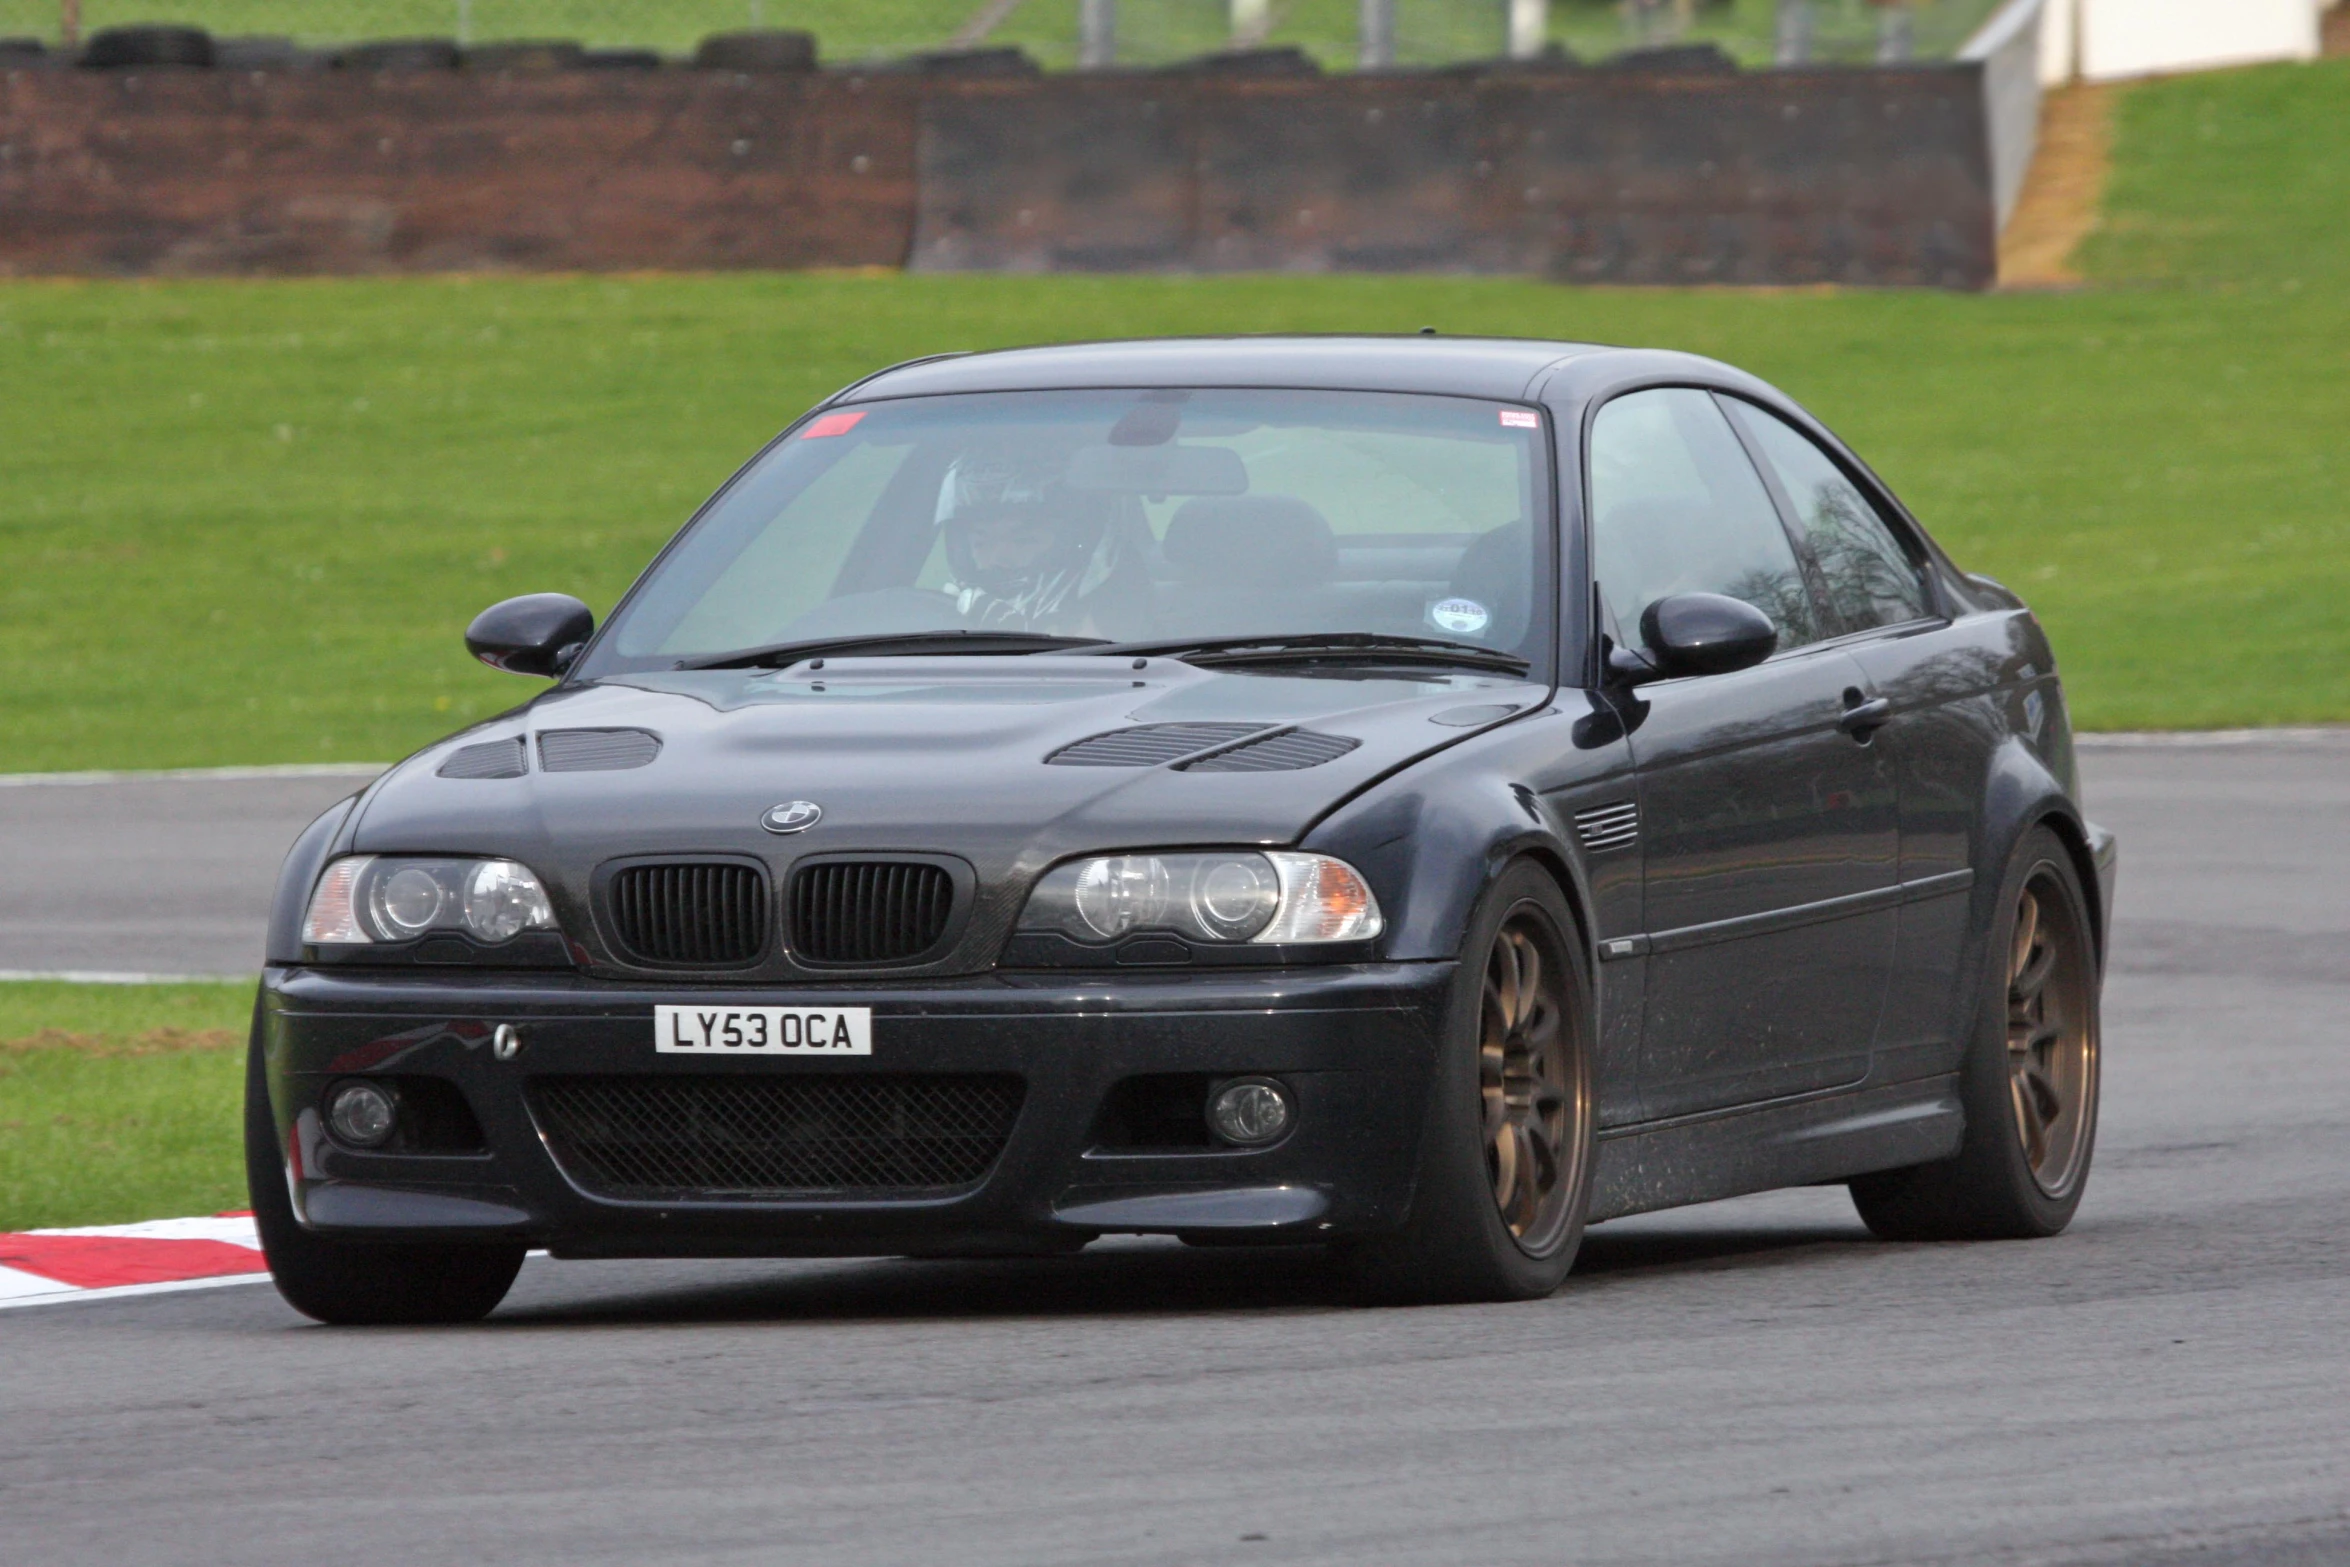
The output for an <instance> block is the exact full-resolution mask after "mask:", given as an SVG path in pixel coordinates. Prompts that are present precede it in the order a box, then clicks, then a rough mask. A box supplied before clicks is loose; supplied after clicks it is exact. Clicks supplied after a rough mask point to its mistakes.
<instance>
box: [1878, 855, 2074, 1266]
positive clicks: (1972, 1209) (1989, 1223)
mask: <svg viewBox="0 0 2350 1567" xmlns="http://www.w3.org/2000/svg"><path fill="white" fill-rule="evenodd" d="M1999 907H2000V910H2001V913H2000V922H1999V925H1998V927H1997V928H1996V929H1995V930H1994V931H1993V932H1992V947H1991V952H1992V957H1991V959H1990V961H1989V962H1987V963H1986V964H1985V976H1984V994H1983V1001H1982V1011H1981V1014H1980V1016H1979V1018H1978V1020H1977V1023H1976V1028H1975V1038H1974V1041H1973V1043H1972V1044H1971V1046H1970V1047H1969V1049H1968V1052H1967V1058H1966V1061H1965V1063H1964V1065H1963V1066H1962V1068H1961V1072H1960V1080H1959V1093H1960V1097H1961V1099H1962V1101H1963V1102H1964V1104H1965V1107H1966V1139H1965V1141H1964V1142H1963V1143H1962V1144H1961V1145H1960V1148H1959V1151H1958V1155H1957V1157H1956V1158H1953V1159H1945V1160H1942V1161H1940V1162H1938V1163H1935V1164H1924V1165H1917V1166H1913V1167H1912V1168H1910V1169H1906V1170H1892V1171H1888V1172H1886V1173H1885V1174H1882V1175H1871V1176H1865V1177H1863V1178H1862V1179H1860V1180H1857V1181H1854V1182H1853V1183H1852V1200H1853V1205H1854V1206H1855V1207H1857V1208H1858V1209H1859V1210H1860V1216H1861V1218H1862V1219H1863V1220H1864V1221H1866V1222H1867V1224H1868V1227H1869V1228H1870V1229H1871V1230H1873V1231H1875V1232H1876V1233H1877V1234H1878V1235H1881V1236H1883V1237H1885V1238H1886V1239H1888V1240H1965V1239H1984V1240H1987V1239H1999V1238H2011V1239H2021V1238H2026V1237H2031V1236H2040V1235H2054V1234H2055V1233H2057V1232H2058V1231H2059V1230H2061V1229H2063V1228H2064V1227H2065V1225H2066V1224H2068V1223H2070V1222H2071V1220H2072V1216H2073V1212H2074V1210H2075V1209H2077V1208H2079V1207H2080V1205H2081V1194H2082V1192H2083V1191H2084V1190H2085V1189H2086V1188H2087V1185H2088V1181H2089V1156H2090V1153H2091V1151H2092V1149H2093V1148H2094V1146H2095V1143H2096V1140H2097V1080H2098V1065H2099V1059H2098V1058H2099V1040H2098V1015H2097V1003H2098V974H2097V956H2096V950H2095V948H2094V946H2093V945H2092V939H2091V936H2090V926H2089V905H2088V900H2087V898H2086V897H2084V896H2083V894H2082V890H2081V879H2080V874H2079V872H2077V871H2076V870H2074V869H2073V863H2072V857H2071V856H2070V855H2069V854H2067V853H2066V852H2065V847H2064V844H2063V842H2062V841H2061V840H2059V839H2058V838H2057V836H2056V835H2055V834H2054V833H2053V832H2050V831H2049V830H2048V829H2047V828H2045V827H2042V828H2035V829H2034V830H2033V831H2032V832H2031V833H2030V834H2029V835H2027V836H2026V837H2025V839H2024V841H2023V844H2022V845H2021V846H2020V847H2019V848H2018V850H2017V852H2016V856H2015V860H2014V862H2013V864H2012V865H2011V866H2010V868H2009V870H2008V874H2007V880H2006V883H2005V885H2004V887H2003V888H2002V889H2001V894H2000V904H1999Z"/></svg>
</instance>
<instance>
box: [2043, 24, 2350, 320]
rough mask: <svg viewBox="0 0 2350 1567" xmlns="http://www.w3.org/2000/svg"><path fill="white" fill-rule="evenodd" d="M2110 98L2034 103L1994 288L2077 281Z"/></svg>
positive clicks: (2093, 212) (2075, 95)
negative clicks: (2032, 133) (2075, 263)
mask: <svg viewBox="0 0 2350 1567" xmlns="http://www.w3.org/2000/svg"><path fill="white" fill-rule="evenodd" d="M2335 14H2336V15H2340V14H2343V13H2341V12H2336V13H2335ZM2115 96H2116V93H2115V89H2114V88H2112V87H2111V86H2107V85H2101V84H2096V85H2093V84H2090V83H2080V84H2076V85H2074V86H2071V87H2064V88H2060V89H2058V90H2056V91H2054V92H2051V93H2049V94H2048V95H2047V97H2045V98H2043V99H2042V100H2041V104H2040V147H2039V151H2038V152H2036V153H2034V154H2033V156H2032V168H2031V172H2030V173H2029V174H2027V175H2026V176H2025V177H2024V189H2023V194H2022V196H2021V197H2020V198H2018V200H2017V201H2016V205H2015V215H2014V216H2013V217H2011V218H2010V219H2008V223H2007V230H2006V232H2005V233H2003V234H2001V235H2000V236H1999V286H2000V287H2001V288H2065V287H2069V286H2072V285H2075V284H2078V283H2079V282H2080V281H2081V275H2080V274H2079V273H2078V272H2076V271H2074V270H2073V267H2072V257H2073V252H2074V251H2075V250H2077V249H2078V248H2079V247H2080V243H2081V241H2082V240H2084V239H2086V238H2088V237H2089V234H2090V231H2091V230H2093V229H2095V228H2096V227H2097V217H2098V211H2099V209H2100V207H2102V206H2103V204H2104V199H2105V178H2106V175H2107V173H2108V172H2109V171H2110V170H2111V168H2112V166H2113V105H2114V99H2115Z"/></svg>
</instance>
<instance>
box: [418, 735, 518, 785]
mask: <svg viewBox="0 0 2350 1567" xmlns="http://www.w3.org/2000/svg"><path fill="white" fill-rule="evenodd" d="M529 771H530V755H529V753H528V752H526V751H525V750H524V749H523V748H522V737H521V736H520V735H516V736H515V737H514V738H513V739H511V740H484V741H483V742H482V743H481V744H479V745H468V746H460V747H459V748H458V749H456V750H454V751H451V752H450V753H449V759H448V760H447V761H445V762H443V763H441V766H440V776H441V777H443V778H520V777H521V776H522V775H523V774H524V773H527V772H529Z"/></svg>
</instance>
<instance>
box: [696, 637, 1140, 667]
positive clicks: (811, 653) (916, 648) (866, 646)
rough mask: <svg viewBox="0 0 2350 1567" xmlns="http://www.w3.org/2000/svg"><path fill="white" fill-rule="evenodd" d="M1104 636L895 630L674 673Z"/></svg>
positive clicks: (731, 657) (1098, 641) (721, 656)
mask: <svg viewBox="0 0 2350 1567" xmlns="http://www.w3.org/2000/svg"><path fill="white" fill-rule="evenodd" d="M1107 645H1108V643H1107V639H1106V638H1103V637H1052V636H1046V635H1044V634H1043V633H1042V632H1036V631H899V632H891V633H886V634H882V635H876V636H863V637H818V638H816V639H814V640H812V641H807V642H776V643H772V644H770V645H769V646H766V647H749V648H743V649H740V650H739V651H737V652H733V653H711V654H708V655H706V656H704V657H701V658H681V659H679V660H678V661H677V663H676V665H675V667H676V668H678V669H781V668H783V667H785V666H786V665H789V664H796V663H798V662H799V661H800V660H801V659H803V658H826V657H830V656H832V655H834V654H839V655H841V656H843V657H855V656H858V655H860V654H880V655H884V656H888V657H898V658H915V657H920V656H921V655H923V654H926V653H928V654H938V653H1049V652H1052V651H1054V650H1055V649H1057V648H1079V647H1081V648H1089V649H1090V648H1096V647H1104V646H1107Z"/></svg>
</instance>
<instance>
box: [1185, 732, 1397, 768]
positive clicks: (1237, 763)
mask: <svg viewBox="0 0 2350 1567" xmlns="http://www.w3.org/2000/svg"><path fill="white" fill-rule="evenodd" d="M1362 743H1363V742H1362V741H1360V740H1353V739H1349V738H1348V737H1347V736H1345V735H1325V734H1316V733H1315V732H1314V731H1313V730H1311V729H1289V730H1284V731H1283V732H1282V733H1280V734H1273V735H1267V736H1265V737H1264V738H1263V739H1261V740H1244V741H1242V742H1241V743H1240V744H1238V745H1236V746H1231V747H1229V748H1227V749H1225V750H1222V751H1218V752H1216V753H1215V754H1214V755H1212V756H1203V757H1201V758H1200V759H1199V760H1198V761H1196V762H1185V763H1184V764H1183V766H1182V769H1181V770H1182V771H1184V772H1187V773H1288V772H1295V771H1297V770H1298V769H1299V768H1302V767H1319V766H1321V765H1322V764H1323V763H1324V762H1335V761H1336V760H1338V759H1339V758H1340V757H1342V756H1344V755H1346V753H1347V752H1349V751H1351V750H1353V749H1354V748H1355V747H1356V746H1358V745H1361V744H1362Z"/></svg>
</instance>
